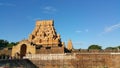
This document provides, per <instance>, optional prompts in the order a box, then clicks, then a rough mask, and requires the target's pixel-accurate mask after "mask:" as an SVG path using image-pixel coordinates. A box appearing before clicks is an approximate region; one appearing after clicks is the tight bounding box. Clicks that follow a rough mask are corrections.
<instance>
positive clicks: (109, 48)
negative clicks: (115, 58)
mask: <svg viewBox="0 0 120 68" xmlns="http://www.w3.org/2000/svg"><path fill="white" fill-rule="evenodd" d="M105 49H108V50H115V49H117V48H116V47H107V48H105Z"/></svg>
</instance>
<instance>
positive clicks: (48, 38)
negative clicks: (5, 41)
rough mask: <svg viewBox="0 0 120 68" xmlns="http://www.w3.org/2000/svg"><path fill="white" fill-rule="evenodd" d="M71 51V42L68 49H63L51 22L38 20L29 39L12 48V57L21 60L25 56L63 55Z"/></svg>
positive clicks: (62, 44)
mask: <svg viewBox="0 0 120 68" xmlns="http://www.w3.org/2000/svg"><path fill="white" fill-rule="evenodd" d="M71 49H72V43H71V41H70V42H69V43H68V49H67V48H65V45H64V42H61V38H60V35H59V34H57V32H56V30H55V28H54V21H53V20H38V21H36V27H35V28H34V30H33V32H32V33H31V34H30V35H29V38H28V39H26V40H22V41H20V42H19V44H17V45H16V46H13V48H12V57H17V58H22V57H24V56H25V55H26V54H61V53H62V54H63V53H65V51H69V50H71Z"/></svg>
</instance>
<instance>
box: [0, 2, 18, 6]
mask: <svg viewBox="0 0 120 68" xmlns="http://www.w3.org/2000/svg"><path fill="white" fill-rule="evenodd" d="M0 6H16V5H15V4H11V3H0Z"/></svg>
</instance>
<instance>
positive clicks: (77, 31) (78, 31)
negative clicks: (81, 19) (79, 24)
mask: <svg viewBox="0 0 120 68" xmlns="http://www.w3.org/2000/svg"><path fill="white" fill-rule="evenodd" d="M75 32H76V33H81V32H89V30H88V29H85V30H76V31H75Z"/></svg>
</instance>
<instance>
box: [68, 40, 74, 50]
mask: <svg viewBox="0 0 120 68" xmlns="http://www.w3.org/2000/svg"><path fill="white" fill-rule="evenodd" d="M67 49H68V50H72V49H73V44H72V41H71V40H69V41H68V45H67Z"/></svg>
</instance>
